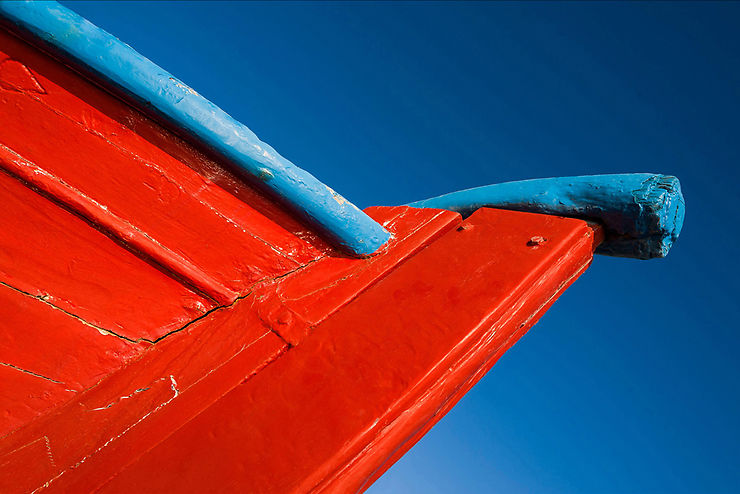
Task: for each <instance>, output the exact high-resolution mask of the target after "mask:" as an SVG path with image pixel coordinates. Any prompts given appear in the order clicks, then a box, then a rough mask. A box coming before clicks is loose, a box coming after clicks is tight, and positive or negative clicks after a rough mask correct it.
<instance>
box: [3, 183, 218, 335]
mask: <svg viewBox="0 0 740 494" xmlns="http://www.w3.org/2000/svg"><path fill="white" fill-rule="evenodd" d="M0 196H2V198H3V214H2V215H0V282H2V283H3V284H6V285H9V286H11V287H13V288H15V289H16V290H20V291H22V292H25V293H27V294H29V295H30V296H33V297H37V298H38V299H40V300H43V301H44V302H46V303H47V304H50V305H53V306H54V307H57V308H59V309H61V310H63V311H66V312H69V313H72V314H74V315H76V316H79V317H80V318H82V319H83V320H85V321H86V322H87V323H89V324H91V325H94V326H97V327H99V328H101V329H104V330H107V331H111V332H113V333H115V334H118V335H121V336H124V337H126V338H130V339H132V340H136V339H139V338H145V339H148V340H151V341H154V340H156V339H157V338H159V337H161V336H163V335H164V334H166V333H167V332H169V331H172V330H174V329H177V328H179V327H181V326H182V325H184V324H186V323H187V322H188V321H190V320H192V319H193V318H195V317H197V316H200V315H202V314H203V313H205V312H206V311H207V310H208V309H210V308H211V307H213V303H212V302H211V301H209V300H207V299H205V298H203V297H201V296H199V295H196V294H195V293H193V292H191V291H190V290H188V289H187V288H185V287H183V286H182V285H180V284H179V283H177V282H176V281H175V280H173V279H172V278H170V277H168V276H165V275H163V274H162V273H161V272H160V271H158V270H157V269H155V268H154V267H152V266H151V265H149V264H147V263H146V262H144V261H142V260H141V259H139V258H138V257H136V256H134V255H133V254H131V253H130V252H128V251H126V250H124V249H121V248H120V247H119V246H118V245H117V244H116V243H115V242H113V241H112V240H110V239H109V238H108V237H106V236H105V235H103V234H102V233H100V232H98V231H97V230H95V229H93V228H90V226H89V225H88V224H87V223H85V222H84V221H83V220H81V219H80V218H78V217H76V216H75V215H73V214H71V213H69V212H67V211H65V210H63V209H61V208H59V207H57V206H56V205H55V204H54V203H52V202H51V201H48V200H46V199H45V198H44V197H42V196H41V195H39V194H37V193H36V192H34V191H32V190H31V189H29V188H27V187H25V186H24V185H23V184H21V183H20V182H19V181H18V180H15V179H14V178H12V177H9V176H8V175H6V174H4V173H2V172H0ZM20 330H23V329H22V328H20ZM110 337H111V338H114V336H110Z"/></svg>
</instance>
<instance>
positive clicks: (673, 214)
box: [410, 173, 686, 259]
mask: <svg viewBox="0 0 740 494" xmlns="http://www.w3.org/2000/svg"><path fill="white" fill-rule="evenodd" d="M410 205H411V206H415V207H430V208H440V209H449V210H452V211H457V212H459V213H461V214H462V215H463V216H467V215H469V214H471V213H472V212H473V211H475V210H476V209H479V208H481V207H493V208H500V209H509V210H515V211H524V212H530V213H543V214H552V215H558V216H568V217H573V218H580V219H584V220H589V221H598V222H599V223H600V224H601V225H602V226H603V227H604V234H605V238H604V241H603V242H602V243H601V245H599V247H598V248H597V249H596V253H597V254H604V255H609V256H617V257H629V258H634V259H653V258H661V257H665V256H666V255H667V254H668V251H669V250H670V249H671V247H672V246H673V244H674V242H675V241H676V239H678V236H679V234H680V233H681V227H682V226H683V220H684V216H685V209H686V208H685V201H684V198H683V195H682V193H681V184H680V182H679V180H678V178H676V177H674V176H671V175H662V174H656V173H624V174H614V175H587V176H578V177H557V178H543V179H534V180H523V181H520V182H507V183H502V184H494V185H487V186H483V187H477V188H474V189H468V190H463V191H459V192H453V193H451V194H445V195H443V196H439V197H435V198H432V199H426V200H423V201H418V202H415V203H412V204H410Z"/></svg>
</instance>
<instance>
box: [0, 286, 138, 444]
mask: <svg viewBox="0 0 740 494" xmlns="http://www.w3.org/2000/svg"><path fill="white" fill-rule="evenodd" d="M0 335H2V338H0V364H1V365H3V366H5V367H6V368H4V369H3V372H4V373H5V374H13V373H17V374H21V375H16V376H8V377H7V378H6V379H3V380H2V390H3V391H2V393H1V396H0V410H3V411H4V414H3V420H2V421H0V437H2V436H5V435H6V434H7V433H9V432H10V431H11V430H12V429H14V428H15V427H18V426H20V425H22V424H24V423H25V422H27V421H28V420H30V419H32V418H36V416H38V415H41V414H42V413H44V412H45V411H47V410H50V409H53V408H54V407H55V406H57V405H58V404H59V403H60V400H64V399H70V398H73V397H74V394H75V393H78V392H80V391H82V390H84V389H87V388H89V387H90V386H92V385H94V384H96V383H97V382H98V381H100V380H101V379H103V378H104V377H106V376H107V375H108V374H110V373H111V372H112V371H114V370H116V369H118V368H120V367H121V366H122V365H123V364H124V363H125V362H126V361H128V360H130V359H131V358H133V357H135V356H136V355H138V354H139V353H140V352H141V351H143V350H144V348H145V347H144V345H141V344H133V343H129V342H127V341H124V340H122V339H120V338H116V337H114V336H110V335H103V334H101V333H100V332H99V331H98V330H97V329H95V328H93V327H90V326H87V325H85V324H83V323H82V322H81V321H80V320H78V319H76V318H73V317H70V316H69V315H67V314H64V313H63V312H61V311H59V310H56V309H54V308H53V307H52V306H50V305H48V304H46V303H44V302H42V301H40V300H38V299H36V298H34V297H31V296H29V295H25V294H22V293H20V292H18V291H16V290H12V289H10V288H8V287H6V286H2V285H0ZM8 369H12V371H9V370H8ZM29 376H30V377H33V379H29ZM37 381H44V382H37ZM29 384H34V385H37V387H39V388H40V389H43V390H44V392H47V389H48V391H49V392H50V393H52V394H53V395H54V396H58V398H56V397H54V398H52V397H51V395H49V398H48V399H47V398H44V397H43V396H42V397H41V398H42V399H38V400H27V399H24V397H26V396H28V393H29V391H30V388H29ZM32 387H33V386H31V388H32ZM18 407H20V408H18ZM13 410H16V412H14V411H13ZM21 410H22V411H21Z"/></svg>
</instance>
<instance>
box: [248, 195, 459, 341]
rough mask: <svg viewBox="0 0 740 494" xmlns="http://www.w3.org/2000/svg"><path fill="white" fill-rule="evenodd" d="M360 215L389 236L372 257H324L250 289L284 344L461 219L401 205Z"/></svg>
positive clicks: (300, 336)
mask: <svg viewBox="0 0 740 494" xmlns="http://www.w3.org/2000/svg"><path fill="white" fill-rule="evenodd" d="M366 212H367V214H368V215H369V216H370V217H371V218H373V219H374V220H376V221H377V222H379V223H380V224H382V225H383V226H384V227H385V228H386V229H387V230H388V231H389V232H391V234H392V235H393V237H392V239H391V240H390V241H389V242H388V243H387V244H386V245H385V246H384V247H382V248H381V250H380V251H379V252H378V253H377V254H376V255H374V256H372V257H368V258H364V259H355V258H342V257H324V258H322V259H320V260H318V261H317V262H315V263H312V264H310V265H308V266H306V267H305V269H302V270H299V271H296V272H295V273H291V275H289V276H287V277H285V278H281V279H279V280H276V281H275V282H273V283H269V284H266V285H265V286H262V287H260V288H258V289H256V290H255V292H254V293H255V297H254V298H253V300H254V301H255V303H254V309H255V310H256V311H257V313H258V314H260V317H261V318H262V319H264V320H268V321H271V323H272V328H273V330H274V331H275V332H277V333H278V334H280V336H282V337H283V338H284V339H285V340H286V341H288V342H289V343H291V344H293V345H297V344H298V343H300V341H302V340H303V339H304V338H305V337H306V336H308V334H309V331H310V329H311V328H313V327H314V326H316V325H317V324H319V323H320V322H321V321H323V320H324V319H326V318H327V317H329V316H330V315H331V314H333V313H334V312H336V311H337V310H339V309H340V308H341V307H343V306H344V305H346V304H348V303H349V302H350V301H352V300H353V299H354V298H355V297H357V296H358V294H360V293H361V292H362V291H364V290H366V289H367V288H368V287H370V286H372V284H373V283H375V282H377V281H378V280H380V279H382V278H383V277H384V276H386V275H387V274H388V273H389V272H391V271H392V270H393V269H395V268H397V267H398V266H399V265H401V264H402V263H403V262H404V261H405V260H406V259H408V258H410V257H411V256H413V255H414V254H416V253H417V252H418V251H419V250H421V249H422V248H424V247H425V246H426V245H428V244H429V243H431V242H433V241H434V240H435V239H437V238H438V237H440V236H441V235H443V234H444V233H446V232H447V231H449V230H450V229H452V228H454V227H455V226H456V225H458V224H459V223H460V221H461V218H460V215H459V214H457V213H453V212H450V211H441V210H434V209H416V208H410V207H407V206H397V207H375V208H369V209H367V210H366Z"/></svg>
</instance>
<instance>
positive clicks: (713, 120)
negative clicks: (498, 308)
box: [65, 2, 740, 494]
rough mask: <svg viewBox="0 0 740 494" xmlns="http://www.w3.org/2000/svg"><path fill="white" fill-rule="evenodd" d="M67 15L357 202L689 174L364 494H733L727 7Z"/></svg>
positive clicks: (735, 6) (329, 7)
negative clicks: (667, 228)
mask: <svg viewBox="0 0 740 494" xmlns="http://www.w3.org/2000/svg"><path fill="white" fill-rule="evenodd" d="M65 3H66V4H67V5H68V6H70V7H71V8H72V9H74V10H75V11H77V12H79V13H80V14H82V15H83V16H85V17H87V18H89V19H90V20H91V21H93V22H94V23H96V24H98V25H99V26H101V27H103V28H104V29H106V30H108V31H110V32H111V33H113V34H115V35H117V36H118V37H120V38H121V39H122V40H123V41H125V42H127V43H129V44H131V45H132V46H133V47H134V48H136V49H137V50H138V51H140V52H141V53H143V54H144V55H146V56H148V57H149V58H151V59H152V60H153V61H154V62H156V63H158V64H159V65H161V66H162V67H164V68H166V69H167V70H169V71H170V72H172V73H173V74H175V75H176V76H177V77H179V78H181V79H182V80H183V81H185V82H186V83H188V84H189V85H191V86H193V87H194V88H195V89H196V90H197V91H198V92H200V93H201V94H203V95H204V96H205V97H207V98H209V99H210V100H212V101H213V102H215V103H216V104H218V105H219V106H221V107H222V108H223V109H224V110H226V111H227V112H229V113H230V114H231V115H233V116H234V117H235V118H237V119H238V120H240V121H242V122H244V123H245V124H247V125H248V126H249V127H250V128H251V129H252V130H254V131H255V132H256V133H257V135H259V136H260V138H262V139H263V140H265V141H266V142H268V143H270V144H271V145H272V146H274V147H275V149H277V150H278V151H279V152H280V153H281V154H283V155H284V156H285V157H287V158H288V159H291V160H292V161H294V162H295V163H296V164H297V165H299V166H301V167H303V168H305V169H307V170H309V171H310V172H311V173H313V174H314V175H316V176H317V177H318V178H319V179H321V180H322V181H324V182H325V183H327V184H329V185H331V186H332V187H334V188H335V189H336V190H337V191H339V192H341V193H342V194H343V195H345V196H346V197H347V198H349V199H350V200H352V201H353V202H355V203H356V204H357V205H359V206H361V207H365V206H369V205H374V204H386V205H391V204H401V203H406V202H410V201H412V200H417V199H422V198H426V197H429V196H434V195H438V194H442V193H445V192H449V191H453V190H458V189H463V188H468V187H473V186H476V185H483V184H489V183H495V182H501V181H507V180H518V179H525V178H534V177H546V176H556V175H577V174H594V173H618V172H642V171H646V172H660V173H666V174H674V175H676V176H678V177H679V178H680V179H681V182H682V184H683V189H684V194H685V197H686V202H687V215H686V223H685V225H684V231H683V234H682V236H681V238H680V239H679V241H678V243H677V245H676V246H675V247H674V250H673V251H672V252H671V254H670V255H669V257H668V258H667V259H665V260H656V261H647V262H646V261H633V260H625V259H613V258H605V257H599V258H597V259H596V260H595V261H594V264H593V266H592V267H591V268H590V269H589V271H588V272H587V273H586V274H585V275H584V276H583V277H582V278H581V279H580V280H579V281H578V282H576V283H575V285H574V286H573V287H572V288H570V289H569V290H568V292H567V293H566V294H565V295H564V296H563V297H562V298H561V299H560V300H559V301H558V302H557V303H556V304H555V305H554V307H553V308H552V309H551V310H550V311H549V312H548V313H547V314H546V315H545V316H544V317H543V318H542V320H541V321H540V323H539V324H538V325H537V326H536V327H535V328H534V329H533V330H532V331H531V332H530V333H529V334H528V335H527V336H525V337H524V338H523V339H522V340H521V341H520V342H519V343H518V344H517V345H516V346H515V347H514V348H513V349H512V350H510V351H509V352H508V353H507V354H506V355H505V356H504V357H503V358H502V359H501V361H500V362H499V363H498V364H497V365H496V366H495V367H494V370H493V371H492V372H490V373H489V374H488V376H486V377H485V378H484V379H483V380H482V381H481V382H480V384H478V385H477V386H476V387H475V388H474V389H473V390H472V391H471V392H470V393H469V394H468V395H467V396H466V397H465V398H463V400H462V401H461V402H460V404H459V405H458V406H457V407H456V408H455V409H454V410H453V411H452V412H450V413H449V414H448V416H447V417H446V418H445V419H443V420H442V422H441V423H440V424H439V425H437V426H436V427H435V428H434V429H433V430H432V431H431V432H430V433H429V434H428V435H427V436H426V437H425V438H424V439H422V441H421V442H420V443H419V444H418V445H417V446H416V447H415V448H414V449H413V450H412V451H411V452H410V453H409V454H407V455H406V456H405V457H404V458H403V459H402V460H401V461H400V462H399V463H398V464H396V466H394V467H393V468H392V469H391V470H390V471H389V472H388V473H387V474H386V476H385V477H383V478H382V479H381V480H380V481H378V482H377V483H376V484H375V486H373V487H372V488H371V489H370V492H371V493H373V494H379V493H386V492H398V493H458V492H471V493H488V492H500V493H589V494H592V493H671V494H677V493H730V492H740V468H739V465H740V425H739V422H740V385H739V384H738V378H739V377H740V372H739V371H740V361H739V359H738V354H739V353H740V348H739V345H738V343H740V334H739V332H738V320H739V319H740V310H739V309H738V301H737V299H738V291H739V290H738V288H737V285H738V280H739V279H740V269H739V267H740V263H738V256H737V251H738V245H739V244H740V235H738V224H739V223H740V217H739V216H740V214H739V213H738V208H737V205H738V195H739V194H738V185H739V184H738V182H739V180H738V179H739V178H740V177H739V175H740V172H738V168H737V165H738V163H740V123H739V120H738V118H739V117H738V116H739V115H740V3H688V2H681V3H669V2H660V3H638V2H630V3H585V2H574V3H537V2H523V3H482V2H475V3H442V2H434V3H406V4H395V3H389V2H383V3H351V4H350V3H324V4H312V3H238V2H228V3H196V2H186V3H165V2H162V3H147V2H132V3H113V2H106V3H102V2H101V3H87V2H65Z"/></svg>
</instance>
